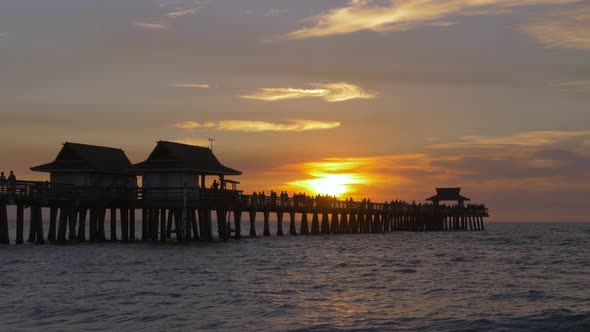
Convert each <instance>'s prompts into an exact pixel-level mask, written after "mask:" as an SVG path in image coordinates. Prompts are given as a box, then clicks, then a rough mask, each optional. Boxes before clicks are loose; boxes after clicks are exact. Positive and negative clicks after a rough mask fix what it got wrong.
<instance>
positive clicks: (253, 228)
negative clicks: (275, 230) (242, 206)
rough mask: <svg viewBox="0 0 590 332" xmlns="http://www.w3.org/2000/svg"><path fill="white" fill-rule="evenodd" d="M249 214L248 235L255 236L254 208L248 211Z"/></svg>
mask: <svg viewBox="0 0 590 332" xmlns="http://www.w3.org/2000/svg"><path fill="white" fill-rule="evenodd" d="M248 213H249V215H250V237H256V210H250V211H248Z"/></svg>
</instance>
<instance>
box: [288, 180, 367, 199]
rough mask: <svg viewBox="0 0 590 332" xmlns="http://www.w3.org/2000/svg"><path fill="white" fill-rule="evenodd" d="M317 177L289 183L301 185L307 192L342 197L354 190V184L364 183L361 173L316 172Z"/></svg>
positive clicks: (296, 185)
mask: <svg viewBox="0 0 590 332" xmlns="http://www.w3.org/2000/svg"><path fill="white" fill-rule="evenodd" d="M313 176H314V177H315V178H313V179H307V180H298V181H293V182H289V183H288V185H290V186H295V187H301V188H304V189H306V192H308V193H312V194H316V195H317V194H320V195H330V196H337V197H340V196H342V195H344V194H349V193H350V192H352V191H353V188H352V185H355V184H363V183H365V182H366V181H365V179H363V177H362V176H360V175H359V174H314V175H313Z"/></svg>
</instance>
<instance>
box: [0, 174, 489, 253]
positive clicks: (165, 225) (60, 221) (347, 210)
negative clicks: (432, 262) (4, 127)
mask: <svg viewBox="0 0 590 332" xmlns="http://www.w3.org/2000/svg"><path fill="white" fill-rule="evenodd" d="M11 205H14V206H16V227H15V229H16V236H15V243H17V244H21V243H23V242H24V238H23V229H24V227H23V225H24V222H25V221H24V216H25V213H24V212H25V209H29V216H30V218H29V219H30V220H29V221H30V227H29V234H28V238H27V240H28V241H29V242H34V243H37V244H42V243H44V242H45V240H48V241H51V242H56V243H68V242H74V241H77V242H80V241H87V240H88V241H106V240H107V239H108V240H113V241H115V240H123V241H135V240H136V239H137V235H136V227H135V226H136V222H139V221H136V216H138V217H140V218H141V226H142V227H141V237H140V239H141V240H145V241H147V240H150V241H169V240H176V241H179V242H184V241H193V240H213V239H214V236H213V218H212V214H215V216H216V218H215V220H216V222H217V234H218V236H219V238H220V239H229V238H231V237H233V238H235V239H239V238H240V237H241V227H242V215H243V214H244V213H246V214H247V216H248V217H249V227H250V229H249V235H250V236H251V237H254V236H257V235H258V234H257V231H256V218H257V215H258V214H260V213H261V214H262V218H263V221H264V227H263V233H262V235H264V236H269V235H270V226H269V224H270V216H271V214H274V215H276V222H277V227H276V230H277V235H283V234H286V233H288V234H290V235H297V234H302V235H308V234H354V233H383V232H392V231H482V230H484V222H483V218H485V217H489V213H488V209H487V208H486V207H485V206H484V205H475V204H468V205H464V204H457V205H452V206H446V205H439V204H438V202H436V203H427V204H415V203H407V202H403V201H393V202H390V203H387V202H385V203H372V202H370V201H361V202H356V201H351V200H345V201H342V200H337V199H332V198H324V197H322V198H313V197H306V196H303V197H301V196H295V197H286V196H280V197H277V196H276V195H274V196H261V195H244V194H243V193H242V192H241V191H236V190H212V189H200V188H149V189H148V188H136V189H132V190H130V189H127V188H122V187H116V186H113V187H110V188H97V187H79V186H73V185H63V184H55V183H49V182H35V181H17V182H14V183H5V184H2V185H0V243H10V242H11V240H10V238H11V237H10V234H9V227H8V206H11ZM43 208H48V209H49V229H48V230H47V233H46V234H45V233H44V229H43V226H44V223H43V210H42V209H43ZM137 211H139V212H140V213H137ZM107 214H108V215H110V218H108V221H109V222H110V236H107V234H105V222H106V221H107ZM286 215H288V216H289V221H288V225H285V228H286V230H284V229H283V228H284V227H283V223H284V217H285V216H286ZM297 220H299V221H297ZM87 227H88V228H87ZM117 230H119V232H117Z"/></svg>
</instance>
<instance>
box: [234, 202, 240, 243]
mask: <svg viewBox="0 0 590 332" xmlns="http://www.w3.org/2000/svg"><path fill="white" fill-rule="evenodd" d="M234 223H235V226H234V227H235V229H236V231H235V233H234V238H235V239H236V240H239V239H241V238H242V210H239V209H236V210H234Z"/></svg>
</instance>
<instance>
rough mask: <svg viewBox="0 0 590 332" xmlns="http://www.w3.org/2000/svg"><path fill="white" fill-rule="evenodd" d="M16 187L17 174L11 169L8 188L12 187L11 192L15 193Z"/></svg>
mask: <svg viewBox="0 0 590 332" xmlns="http://www.w3.org/2000/svg"><path fill="white" fill-rule="evenodd" d="M15 187H16V176H15V175H14V172H13V171H10V175H9V176H8V188H9V189H10V193H12V194H14V189H15Z"/></svg>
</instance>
